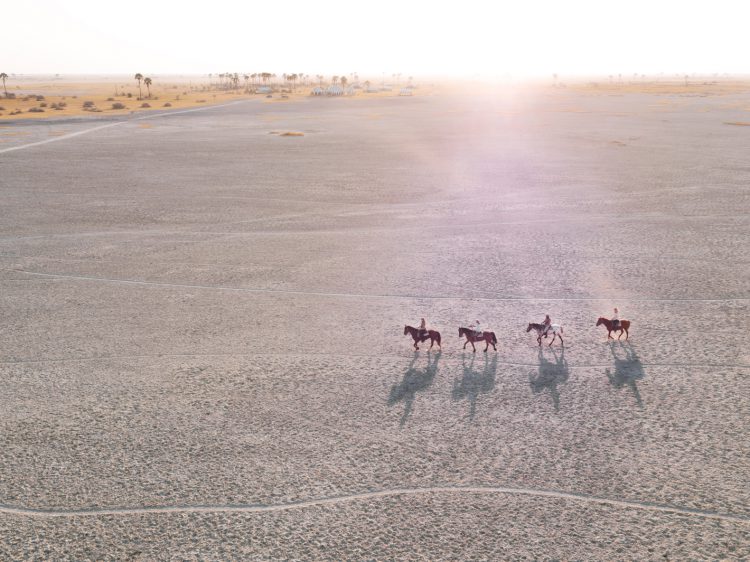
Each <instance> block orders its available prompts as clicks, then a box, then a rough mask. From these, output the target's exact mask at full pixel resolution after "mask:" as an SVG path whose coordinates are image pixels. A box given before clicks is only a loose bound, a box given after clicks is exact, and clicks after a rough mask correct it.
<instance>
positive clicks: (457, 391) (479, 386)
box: [451, 353, 497, 419]
mask: <svg viewBox="0 0 750 562" xmlns="http://www.w3.org/2000/svg"><path fill="white" fill-rule="evenodd" d="M475 360H476V355H474V354H473V353H472V354H471V360H470V361H469V364H468V365H467V364H466V356H465V355H464V356H463V357H462V358H461V362H462V364H463V369H464V372H463V377H462V378H461V380H460V381H458V380H457V381H454V382H453V392H452V395H451V396H452V398H453V400H454V401H456V402H457V401H459V400H463V399H464V398H466V399H467V400H468V401H469V419H474V415H475V414H476V411H477V399H478V398H479V396H480V395H481V394H487V393H488V392H491V391H492V389H493V388H495V376H496V374H497V355H496V354H492V356H491V359H490V358H489V357H488V356H487V355H485V356H484V367H483V368H482V371H481V372H480V371H479V370H478V369H476V370H475V368H474V361H475Z"/></svg>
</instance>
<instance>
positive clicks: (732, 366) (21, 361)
mask: <svg viewBox="0 0 750 562" xmlns="http://www.w3.org/2000/svg"><path fill="white" fill-rule="evenodd" d="M555 351H559V348H556V349H555ZM422 353H425V354H426V353H428V352H427V351H424V352H422ZM432 353H434V354H437V353H439V352H437V351H434V352H432ZM440 353H445V354H446V356H445V357H442V358H441V359H440V360H441V361H450V360H455V361H458V360H459V358H460V356H461V355H463V353H466V354H469V352H468V351H466V352H461V351H456V352H440ZM471 355H474V354H473V353H472V354H471ZM310 356H315V357H367V358H372V359H389V360H391V359H405V360H406V359H408V360H410V361H411V360H413V359H414V357H413V355H394V354H388V353H326V352H317V351H311V352H309V353H293V352H292V353H268V352H262V351H259V352H257V353H156V354H151V355H149V354H142V355H141V354H134V355H101V356H92V357H69V358H65V357H58V358H55V357H52V358H48V359H19V360H16V361H0V365H27V364H34V363H78V362H87V361H119V360H124V359H162V358H163V359H183V358H199V357H205V358H210V357H310ZM425 356H426V355H425ZM496 363H497V364H498V365H505V366H508V367H538V366H539V363H518V362H513V361H496ZM640 364H641V365H643V366H644V367H701V368H716V369H722V368H726V369H750V365H742V364H738V363H648V362H640ZM568 367H570V368H571V369H598V368H606V367H612V363H581V364H576V363H568Z"/></svg>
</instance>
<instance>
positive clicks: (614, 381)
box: [605, 342, 646, 408]
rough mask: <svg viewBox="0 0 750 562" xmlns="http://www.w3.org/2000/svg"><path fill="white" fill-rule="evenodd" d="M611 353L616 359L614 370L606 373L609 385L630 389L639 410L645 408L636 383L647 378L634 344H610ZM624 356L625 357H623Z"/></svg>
mask: <svg viewBox="0 0 750 562" xmlns="http://www.w3.org/2000/svg"><path fill="white" fill-rule="evenodd" d="M609 351H610V353H612V358H613V359H614V362H615V364H614V370H615V372H614V373H612V370H611V369H607V370H606V371H605V373H606V375H607V378H608V379H609V383H610V384H611V385H612V386H614V387H615V388H617V389H620V388H623V387H626V386H627V387H628V388H630V390H631V391H632V393H633V396H635V402H636V404H638V407H639V408H643V399H642V398H641V393H640V392H639V391H638V385H637V384H636V381H639V380H641V379H642V378H644V377H645V376H646V371H645V370H644V369H643V364H642V363H641V360H640V358H639V357H638V355H637V354H636V352H635V349H633V346H632V344H630V343H628V342H609ZM623 355H624V356H623Z"/></svg>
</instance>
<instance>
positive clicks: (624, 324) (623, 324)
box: [596, 316, 630, 340]
mask: <svg viewBox="0 0 750 562" xmlns="http://www.w3.org/2000/svg"><path fill="white" fill-rule="evenodd" d="M602 324H604V327H605V328H607V339H608V340H610V339H611V340H613V339H615V338H613V337H612V332H620V335H619V336H617V339H618V340H619V339H620V338H621V337H622V332H623V330H624V331H625V339H626V340H627V339H628V337H629V336H630V334H628V330H629V329H630V320H620V324H619V325H618V326H617V328H615V327H614V325H613V324H612V320H610V319H609V318H603V317H601V316H600V317H599V320H597V321H596V325H597V326H601V325H602Z"/></svg>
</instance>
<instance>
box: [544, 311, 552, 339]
mask: <svg viewBox="0 0 750 562" xmlns="http://www.w3.org/2000/svg"><path fill="white" fill-rule="evenodd" d="M551 325H552V319H551V318H550V317H549V314H545V315H544V322H542V326H544V332H543V335H544V337H545V338H546V337H547V332H548V331H549V327H550V326H551Z"/></svg>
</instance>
